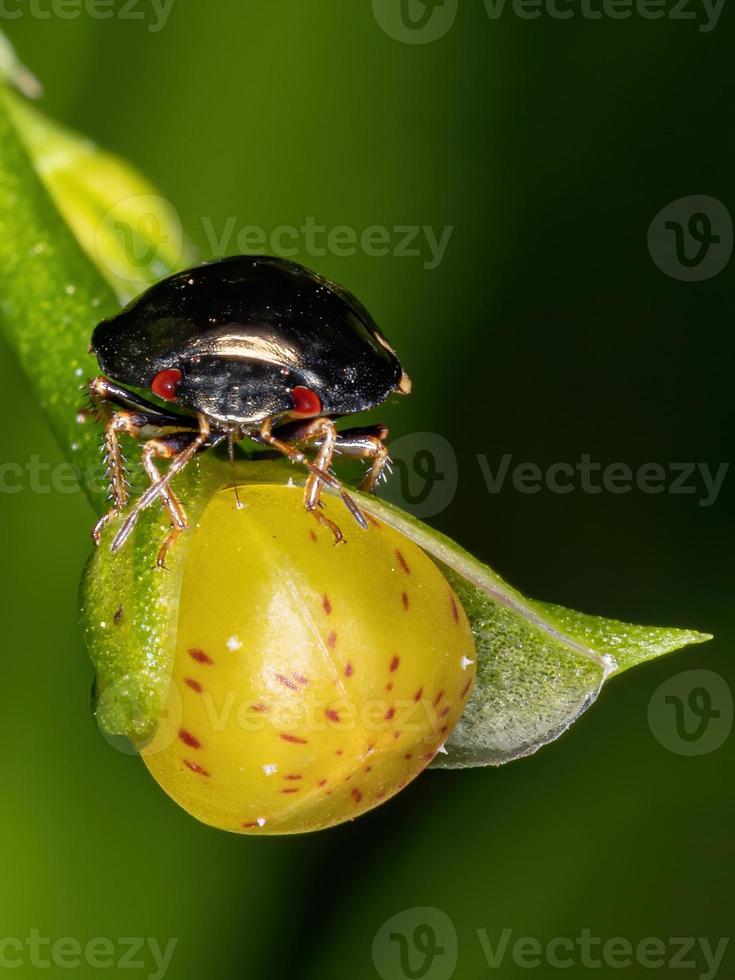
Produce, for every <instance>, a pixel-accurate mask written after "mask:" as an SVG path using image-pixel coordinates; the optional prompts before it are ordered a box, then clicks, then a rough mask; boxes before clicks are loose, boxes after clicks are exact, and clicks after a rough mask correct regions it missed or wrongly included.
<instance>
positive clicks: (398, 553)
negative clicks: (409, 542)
mask: <svg viewBox="0 0 735 980" xmlns="http://www.w3.org/2000/svg"><path fill="white" fill-rule="evenodd" d="M396 558H397V559H398V564H399V565H400V566H401V568H402V569H403V571H404V572H405V573H406V575H410V574H411V569H410V567H409V564H408V562H407V561H406V559H405V558H404V557H403V553H402V552H401V551H400V549H399V548H396Z"/></svg>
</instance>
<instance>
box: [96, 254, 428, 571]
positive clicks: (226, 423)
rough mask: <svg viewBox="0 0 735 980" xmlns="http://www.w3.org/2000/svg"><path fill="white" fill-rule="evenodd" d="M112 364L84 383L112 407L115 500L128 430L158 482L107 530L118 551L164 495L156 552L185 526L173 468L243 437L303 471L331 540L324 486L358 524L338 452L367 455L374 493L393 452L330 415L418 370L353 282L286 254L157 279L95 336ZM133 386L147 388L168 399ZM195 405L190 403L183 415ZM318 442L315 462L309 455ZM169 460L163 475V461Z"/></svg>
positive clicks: (372, 431) (368, 404) (120, 495)
mask: <svg viewBox="0 0 735 980" xmlns="http://www.w3.org/2000/svg"><path fill="white" fill-rule="evenodd" d="M91 350H92V352H93V353H94V354H95V355H96V356H97V360H98V362H99V365H100V369H101V370H102V371H103V372H104V373H103V374H102V375H100V376H99V377H97V378H95V379H94V380H93V381H91V382H90V384H89V391H90V394H91V396H92V400H93V402H94V404H95V406H96V407H97V408H98V409H99V410H100V411H101V412H102V413H104V417H105V419H106V424H105V436H104V446H105V454H106V461H107V467H108V476H109V480H110V495H111V498H112V507H111V509H110V511H109V512H108V513H107V514H105V516H104V517H102V518H101V520H100V521H99V522H98V523H97V525H96V526H95V529H94V532H93V537H94V539H95V542H96V543H99V541H100V537H101V534H102V531H103V529H104V527H105V526H106V525H107V524H108V523H109V522H110V520H112V519H113V518H114V517H116V516H117V515H118V514H119V513H120V512H121V511H122V510H123V509H124V508H125V507H126V505H127V503H128V490H127V483H126V480H125V472H124V463H123V458H122V453H121V451H120V442H119V439H120V435H121V434H123V433H125V434H127V435H130V436H132V437H134V438H136V439H144V440H145V442H144V445H143V448H142V452H141V458H142V464H143V467H144V469H145V471H146V473H147V475H148V477H149V479H150V481H151V486H150V487H149V488H148V490H147V491H146V492H145V493H144V494H143V495H142V496H141V497H140V498H139V499H138V500H137V501H136V502H135V505H134V506H133V508H132V509H131V511H130V514H129V515H128V517H127V519H126V520H125V522H124V523H123V525H122V527H121V528H120V530H119V531H118V533H117V534H116V536H115V538H114V539H113V542H112V550H113V552H114V551H117V550H118V549H119V548H120V547H122V545H123V544H124V542H125V541H126V540H127V538H128V537H129V535H130V533H131V531H132V529H133V527H134V525H135V522H136V520H137V518H138V515H139V514H140V512H141V511H142V510H143V509H144V508H145V507H147V506H149V505H150V504H151V503H152V502H153V501H154V500H156V499H157V498H159V499H160V500H161V501H162V503H163V504H164V506H165V507H166V508H167V510H168V513H169V515H170V517H171V531H170V533H169V535H168V536H167V538H166V540H165V541H164V543H163V545H162V548H161V551H160V554H159V564H161V565H162V564H163V563H164V559H165V554H166V551H167V550H168V548H169V547H170V545H171V543H172V542H173V541H174V540H175V538H176V537H177V536H178V535H179V534H180V533H181V532H182V531H184V530H186V529H187V519H186V514H185V513H184V509H183V507H182V505H181V502H180V501H179V500H178V498H177V496H176V494H175V493H174V491H173V490H172V489H171V480H172V478H173V477H174V476H175V475H176V474H177V473H179V472H180V471H181V470H182V469H183V468H184V467H185V466H186V464H187V463H188V462H189V461H190V460H191V459H192V458H193V457H194V456H195V455H196V454H197V453H198V452H200V451H202V450H204V449H207V448H209V447H211V446H215V445H217V444H219V443H221V442H222V441H223V440H227V442H228V444H229V448H230V452H231V453H232V450H233V446H234V444H235V442H237V441H239V440H241V439H244V438H248V439H253V440H255V441H256V442H260V443H262V444H264V445H267V446H269V447H271V448H273V449H276V450H278V451H279V452H281V453H283V454H284V455H285V456H287V457H288V458H289V459H291V460H292V461H293V462H298V463H303V464H304V465H305V466H306V467H307V468H308V470H309V476H308V478H307V481H306V486H305V490H304V503H305V506H306V508H307V510H309V511H310V512H311V513H313V514H314V516H315V517H316V518H317V520H319V521H320V522H321V523H322V524H324V525H326V526H327V527H329V528H330V529H331V531H332V532H333V534H334V537H335V541H341V540H342V533H341V531H340V529H339V528H338V527H337V525H336V524H335V523H334V522H333V521H330V520H329V519H328V518H327V517H325V516H324V515H323V514H322V513H321V512H320V509H319V508H320V494H321V489H322V485H326V486H329V487H331V488H333V489H336V490H338V491H339V493H340V494H341V496H342V499H343V500H344V502H345V504H346V505H347V507H348V508H349V510H350V511H351V513H352V515H353V516H354V517H355V519H356V520H357V522H358V523H359V524H360V525H361V526H362V527H366V526H367V523H366V520H365V517H364V515H363V514H362V512H361V511H360V509H359V508H358V507H357V505H356V504H355V502H354V501H353V500H352V498H351V497H350V496H349V495H348V494H347V493H346V492H345V491H344V490H343V488H342V486H341V484H340V483H339V481H338V480H337V479H336V478H335V477H334V476H332V474H331V473H330V472H329V468H330V466H331V463H332V459H333V456H334V454H335V453H336V452H339V453H341V454H344V455H347V456H352V457H359V458H363V459H369V460H371V466H370V468H369V470H368V473H367V475H366V477H365V479H364V481H363V483H362V486H361V489H363V490H367V491H372V490H373V489H374V488H375V486H376V484H377V482H378V480H379V478H380V475H381V473H382V471H383V468H384V467H385V465H386V463H387V462H388V451H387V449H386V446H385V443H384V439H385V437H386V436H387V429H385V427H384V426H382V425H374V426H370V427H366V428H353V429H346V430H343V431H342V432H337V430H336V428H335V425H334V420H335V419H337V418H340V417H342V416H345V415H350V414H352V413H354V412H362V411H364V410H366V409H369V408H372V407H374V406H375V405H379V404H380V403H381V402H383V401H385V399H386V398H387V397H388V396H389V395H390V394H392V393H394V392H395V393H399V394H408V393H409V392H410V390H411V382H410V380H409V378H408V375H407V374H406V373H405V371H404V370H403V368H402V367H401V364H400V362H399V360H398V358H397V356H396V354H395V352H394V351H393V349H392V347H391V346H390V345H389V344H388V342H387V340H386V339H385V337H384V336H383V335H382V333H381V332H380V330H379V329H378V327H377V326H376V324H375V323H374V321H373V320H372V318H371V317H370V314H369V313H368V312H367V310H366V309H365V308H364V307H363V306H362V304H361V303H360V302H359V301H358V300H357V299H355V297H354V296H352V295H351V294H350V293H348V292H347V291H346V290H344V289H343V288H342V287H341V286H338V285H336V284H335V283H333V282H330V281H329V280H328V279H325V278H324V277H322V276H320V275H317V274H316V273H314V272H311V271H310V270H308V269H305V268H304V267H303V266H300V265H297V264H296V263H295V262H289V261H287V260H285V259H278V258H272V257H268V256H236V257H234V258H228V259H222V260H219V261H216V262H211V263H206V264H204V265H201V266H197V267H196V268H194V269H189V270H187V271H186V272H180V273H177V274H176V275H174V276H170V277H169V278H168V279H164V280H162V281H161V282H159V283H157V284H156V285H155V286H152V287H151V288H150V289H148V290H147V291H146V292H144V293H143V294H142V295H141V296H139V297H138V298H137V299H135V300H134V301H133V302H132V303H130V305H129V306H127V307H126V308H125V309H124V310H123V311H122V312H121V313H119V314H118V315H117V316H114V317H112V318H111V319H109V320H103V321H102V323H100V324H98V326H97V327H96V328H95V330H94V333H93V334H92V346H91ZM128 386H130V387H132V388H142V389H147V390H149V391H151V392H152V394H153V395H155V396H156V397H157V398H158V399H160V400H161V401H162V402H166V403H169V404H171V405H175V406H177V408H178V407H180V408H181V409H183V410H184V411H178V410H177V409H173V408H166V407H164V406H163V405H158V404H156V403H155V402H152V401H148V400H147V399H146V398H143V397H141V395H139V394H137V393H136V392H134V391H130V390H129V389H128ZM187 413H190V414H187ZM309 450H314V452H315V460H314V461H313V462H311V461H309V460H308V459H307V457H306V455H305V453H306V452H307V451H309ZM157 458H158V459H168V460H170V461H171V462H170V465H169V467H168V470H167V471H166V473H165V475H162V474H161V473H160V472H159V470H158V468H157V466H156V463H155V460H156V459H157Z"/></svg>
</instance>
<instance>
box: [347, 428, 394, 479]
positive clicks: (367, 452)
mask: <svg viewBox="0 0 735 980" xmlns="http://www.w3.org/2000/svg"><path fill="white" fill-rule="evenodd" d="M387 436H388V429H387V428H386V427H385V426H384V425H380V424H378V425H368V426H364V427H361V428H354V429H344V430H343V431H342V432H339V433H338V434H337V445H336V452H338V453H339V454H340V455H341V456H349V457H352V458H354V459H369V460H371V461H372V462H371V464H370V468H369V469H368V471H367V473H366V474H365V477H364V479H363V481H362V483H361V484H360V490H362V492H363V493H373V492H374V490H375V488H376V487H377V485H378V483H379V482H380V478H381V476H382V475H383V472H384V470H385V468H386V467H388V468H390V456H389V454H388V447H387V446H386V445H385V439H386V438H387Z"/></svg>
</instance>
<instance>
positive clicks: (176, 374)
mask: <svg viewBox="0 0 735 980" xmlns="http://www.w3.org/2000/svg"><path fill="white" fill-rule="evenodd" d="M181 378H182V374H181V371H179V370H178V368H169V370H168V371H159V372H158V374H157V375H156V376H155V378H154V379H153V381H151V391H152V392H153V394H154V395H157V396H158V397H159V398H162V399H163V400H164V401H165V402H172V401H173V400H174V399H175V398H176V389H177V388H178V386H179V382H180V381H181Z"/></svg>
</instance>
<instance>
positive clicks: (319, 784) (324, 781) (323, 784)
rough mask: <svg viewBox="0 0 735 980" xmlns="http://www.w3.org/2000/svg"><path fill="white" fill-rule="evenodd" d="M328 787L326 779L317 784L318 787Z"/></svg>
mask: <svg viewBox="0 0 735 980" xmlns="http://www.w3.org/2000/svg"><path fill="white" fill-rule="evenodd" d="M326 785H327V781H326V779H320V780H319V782H318V783H317V786H326Z"/></svg>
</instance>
